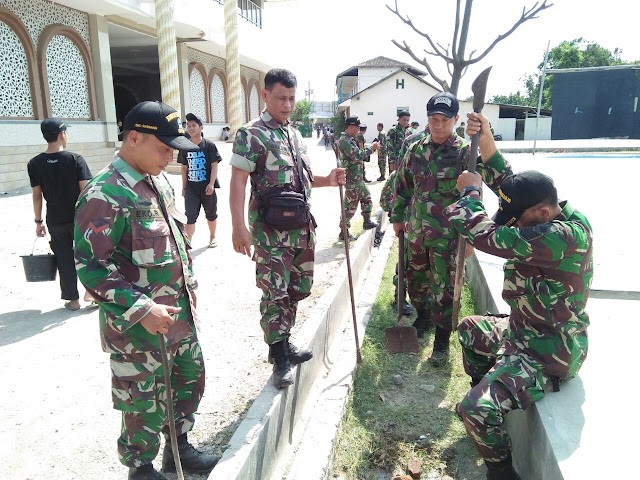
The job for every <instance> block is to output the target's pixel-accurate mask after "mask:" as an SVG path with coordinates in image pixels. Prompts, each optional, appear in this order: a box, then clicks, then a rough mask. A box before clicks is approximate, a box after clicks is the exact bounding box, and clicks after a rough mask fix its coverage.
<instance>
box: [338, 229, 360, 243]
mask: <svg viewBox="0 0 640 480" xmlns="http://www.w3.org/2000/svg"><path fill="white" fill-rule="evenodd" d="M347 232H348V230H347ZM347 235H348V236H349V241H350V242H353V241H354V240H355V239H356V237H354V236H353V235H351V234H350V233H348V234H347ZM338 241H339V242H344V235H343V234H342V230H340V235H338Z"/></svg>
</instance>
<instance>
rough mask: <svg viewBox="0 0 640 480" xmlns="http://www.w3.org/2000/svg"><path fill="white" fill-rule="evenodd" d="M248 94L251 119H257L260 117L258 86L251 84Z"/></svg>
mask: <svg viewBox="0 0 640 480" xmlns="http://www.w3.org/2000/svg"><path fill="white" fill-rule="evenodd" d="M250 92H251V93H250V94H249V111H250V112H251V118H257V117H258V116H259V115H260V95H259V94H258V86H257V85H256V84H255V82H254V83H253V85H251V90H250Z"/></svg>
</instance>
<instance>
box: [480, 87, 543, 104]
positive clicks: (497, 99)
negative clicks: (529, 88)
mask: <svg viewBox="0 0 640 480" xmlns="http://www.w3.org/2000/svg"><path fill="white" fill-rule="evenodd" d="M489 102H491V103H500V104H503V105H522V106H523V107H531V106H533V103H531V99H530V98H529V97H528V96H522V94H521V93H520V90H518V91H517V92H516V93H510V94H509V95H495V96H493V97H491V99H490V100H489Z"/></svg>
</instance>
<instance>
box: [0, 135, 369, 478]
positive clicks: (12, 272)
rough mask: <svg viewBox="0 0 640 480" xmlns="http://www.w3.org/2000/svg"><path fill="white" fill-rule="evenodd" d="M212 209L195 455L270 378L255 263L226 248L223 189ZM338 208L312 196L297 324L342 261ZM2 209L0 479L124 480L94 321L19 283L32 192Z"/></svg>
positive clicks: (202, 240)
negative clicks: (311, 274) (314, 230)
mask: <svg viewBox="0 0 640 480" xmlns="http://www.w3.org/2000/svg"><path fill="white" fill-rule="evenodd" d="M316 143H317V140H316V139H315V138H314V139H309V141H308V144H309V148H310V155H311V158H312V162H313V168H314V172H315V173H317V174H325V173H326V172H328V171H329V170H330V169H331V168H332V167H333V166H334V165H335V157H334V155H333V152H332V151H330V150H325V148H324V147H321V146H317V145H316ZM218 146H219V148H220V150H221V154H222V156H223V158H224V159H225V162H224V163H223V164H222V165H221V170H220V177H221V183H222V184H223V185H226V184H227V183H228V180H229V177H230V167H229V165H228V163H227V162H228V159H229V157H230V145H227V144H218ZM368 167H369V172H370V173H369V174H368V176H369V177H370V178H376V177H377V176H378V172H377V165H376V159H375V157H373V159H372V162H371V164H370V165H369V166H368ZM25 175H26V172H25ZM171 181H172V183H173V184H174V187H176V191H180V189H179V188H178V186H179V184H180V179H179V177H178V176H175V175H173V176H171ZM381 188H382V184H381V183H374V184H372V185H371V190H372V193H373V197H374V203H376V204H377V201H378V198H379V192H380V189H381ZM218 198H219V214H220V219H219V222H218V223H219V227H218V235H217V236H218V243H219V247H218V248H215V249H208V248H205V245H206V243H207V240H208V232H207V228H206V224H205V223H204V218H200V219H199V221H198V224H197V230H196V234H195V237H194V248H195V250H194V251H193V254H194V257H195V260H194V262H195V269H196V274H197V276H198V279H199V284H200V288H199V292H198V300H199V302H198V303H199V313H200V316H201V318H202V319H203V327H202V332H201V334H200V338H201V342H202V344H203V350H204V353H205V358H206V365H207V390H206V392H205V396H204V399H203V401H202V404H201V408H200V411H199V415H198V418H197V423H196V428H195V430H194V432H193V436H192V438H193V439H195V440H196V443H197V444H199V445H201V446H202V447H203V449H204V450H208V451H211V450H215V451H218V452H219V451H220V449H221V448H222V446H223V445H224V444H225V442H226V441H227V440H228V438H229V437H230V435H231V433H232V432H233V430H234V428H235V425H236V423H237V422H238V421H239V419H241V417H242V413H243V412H244V411H245V410H246V408H247V407H248V405H250V403H251V401H252V400H253V398H254V397H255V395H256V394H257V393H258V392H259V391H260V389H261V388H262V386H263V385H264V384H265V382H266V381H267V379H268V377H269V376H270V373H271V372H270V368H269V366H268V365H267V364H266V347H265V346H264V344H263V341H262V335H261V330H260V328H259V324H258V321H259V313H258V301H259V297H260V292H259V290H258V289H257V288H255V284H254V277H253V275H254V270H253V268H254V267H253V262H251V261H250V260H249V259H248V258H246V257H241V256H240V255H238V254H236V253H235V252H234V251H233V248H232V247H231V242H230V238H231V230H230V225H229V213H228V211H229V209H228V188H224V187H223V188H222V189H220V190H219V191H218ZM338 198H339V197H338V191H337V188H324V189H318V190H316V191H314V194H313V212H314V215H315V217H316V219H317V221H318V224H319V225H320V227H319V229H318V246H317V249H316V283H315V287H314V292H313V294H312V297H311V298H310V299H308V300H306V301H305V302H303V303H301V305H300V309H299V310H300V317H301V319H302V320H304V318H305V317H306V312H307V311H308V310H309V309H310V308H311V307H312V305H313V303H314V301H315V298H317V297H318V296H319V295H320V294H321V293H322V291H323V288H324V287H325V286H326V284H327V283H328V281H329V280H330V278H331V276H332V275H333V272H334V271H335V270H336V267H337V265H338V264H339V263H340V262H342V260H343V258H344V253H343V252H342V249H341V247H340V244H338V245H335V244H334V241H335V240H336V238H337V235H338V219H339V201H338ZM0 209H1V211H2V212H3V220H4V221H3V223H2V224H0V237H1V238H2V239H3V242H2V244H0V261H1V264H2V265H3V267H4V268H3V275H2V276H1V277H0V296H1V297H2V298H3V302H2V303H1V304H0V371H1V372H2V381H3V391H4V392H5V394H3V395H0V464H1V465H2V469H1V470H0V472H2V473H0V477H2V478H6V479H16V480H17V479H20V480H25V479H36V478H38V479H40V478H47V479H54V480H70V479H88V478H91V479H96V478H100V479H103V480H110V479H121V478H124V475H125V469H124V467H122V466H121V465H120V464H119V462H118V460H117V456H116V452H115V440H116V438H117V436H118V433H119V414H118V412H116V411H114V410H113V409H112V407H111V400H110V398H111V394H110V380H109V364H108V356H107V355H106V354H105V353H103V352H102V350H101V348H100V343H99V334H98V325H97V313H96V311H95V310H93V311H92V310H86V309H82V310H80V311H78V312H69V311H67V310H65V309H64V308H62V301H61V300H60V299H59V290H58V286H57V282H45V283H27V282H26V281H25V280H24V274H23V271H22V265H21V260H20V257H19V256H20V255H24V254H28V253H29V252H30V251H31V248H32V243H33V239H34V238H35V236H34V231H35V227H34V224H33V211H32V207H31V195H30V192H29V191H28V190H22V191H19V192H12V194H11V195H7V196H3V197H0ZM358 218H359V215H357V216H356V221H358ZM39 243H45V242H39ZM191 478H197V477H191Z"/></svg>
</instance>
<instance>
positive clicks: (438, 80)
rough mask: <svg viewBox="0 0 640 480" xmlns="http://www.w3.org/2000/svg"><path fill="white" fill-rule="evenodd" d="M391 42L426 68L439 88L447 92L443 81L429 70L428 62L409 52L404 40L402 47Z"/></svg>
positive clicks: (447, 87) (446, 85)
mask: <svg viewBox="0 0 640 480" xmlns="http://www.w3.org/2000/svg"><path fill="white" fill-rule="evenodd" d="M391 42H392V43H393V44H394V45H395V46H396V47H398V48H399V49H400V50H402V51H403V52H405V53H406V54H407V55H409V56H410V57H411V58H413V59H414V60H415V61H416V62H418V63H419V64H420V65H422V66H424V68H426V69H427V71H428V72H429V75H431V78H433V79H434V80H435V81H436V82H438V83H439V84H440V86H442V88H443V89H445V90H447V91H448V89H449V86H448V84H447V82H446V81H445V80H442V79H440V78H439V77H438V76H436V74H435V73H433V69H432V68H431V65H429V62H427V59H426V57H425V58H423V59H420V58H418V56H417V55H416V54H415V53H414V52H413V50H411V47H410V46H409V45H407V42H406V41H404V40H403V41H402V45H400V43H398V42H397V41H395V40H391ZM436 55H437V54H436ZM437 56H440V55H437Z"/></svg>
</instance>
